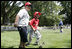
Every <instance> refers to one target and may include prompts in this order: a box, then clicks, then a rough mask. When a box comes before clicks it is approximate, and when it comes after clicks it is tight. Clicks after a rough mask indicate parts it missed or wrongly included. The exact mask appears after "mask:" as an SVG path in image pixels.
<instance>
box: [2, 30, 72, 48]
mask: <svg viewBox="0 0 72 49" xmlns="http://www.w3.org/2000/svg"><path fill="white" fill-rule="evenodd" d="M63 31H64V32H63V33H60V32H59V29H57V30H52V29H43V30H40V32H41V34H42V39H41V40H40V44H41V43H42V42H43V41H44V42H45V45H43V48H71V29H64V30H63ZM19 42H20V37H19V33H18V31H4V32H1V48H18V47H19ZM34 42H35V38H33V40H32V42H31V45H29V46H26V48H38V47H39V45H38V46H34V45H33V43H34Z"/></svg>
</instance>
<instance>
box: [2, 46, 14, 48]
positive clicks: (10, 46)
mask: <svg viewBox="0 0 72 49" xmlns="http://www.w3.org/2000/svg"><path fill="white" fill-rule="evenodd" d="M1 48H14V46H9V47H6V46H1Z"/></svg>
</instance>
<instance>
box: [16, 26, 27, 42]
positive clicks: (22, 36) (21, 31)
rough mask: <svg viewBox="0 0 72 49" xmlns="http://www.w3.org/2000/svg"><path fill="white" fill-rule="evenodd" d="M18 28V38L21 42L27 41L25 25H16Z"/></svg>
mask: <svg viewBox="0 0 72 49" xmlns="http://www.w3.org/2000/svg"><path fill="white" fill-rule="evenodd" d="M17 28H18V31H19V34H20V40H21V42H24V43H25V42H28V39H27V27H26V26H24V27H17Z"/></svg>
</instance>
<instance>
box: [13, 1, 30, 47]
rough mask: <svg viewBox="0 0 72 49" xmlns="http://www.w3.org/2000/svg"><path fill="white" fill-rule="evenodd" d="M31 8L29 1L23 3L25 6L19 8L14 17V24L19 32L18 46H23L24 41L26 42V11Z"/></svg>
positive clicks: (27, 21)
mask: <svg viewBox="0 0 72 49" xmlns="http://www.w3.org/2000/svg"><path fill="white" fill-rule="evenodd" d="M30 10H31V3H30V2H27V3H25V8H23V9H21V10H20V11H19V12H18V14H17V16H16V19H15V23H14V26H15V27H17V28H18V31H19V34H20V46H19V48H25V44H26V42H28V39H27V26H28V23H29V18H30V16H29V14H28V11H30Z"/></svg>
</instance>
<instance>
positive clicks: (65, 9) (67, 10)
mask: <svg viewBox="0 0 72 49" xmlns="http://www.w3.org/2000/svg"><path fill="white" fill-rule="evenodd" d="M60 2H61V5H62V7H63V10H61V11H60V13H59V14H60V15H62V14H65V15H66V16H65V21H64V23H65V24H67V23H68V24H71V1H60Z"/></svg>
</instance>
